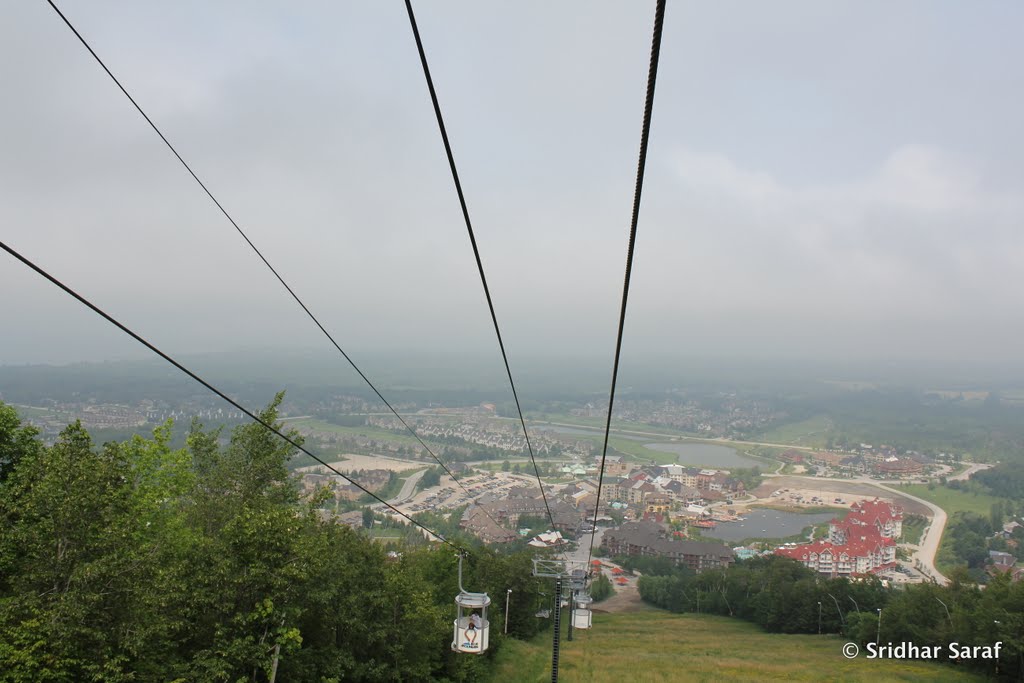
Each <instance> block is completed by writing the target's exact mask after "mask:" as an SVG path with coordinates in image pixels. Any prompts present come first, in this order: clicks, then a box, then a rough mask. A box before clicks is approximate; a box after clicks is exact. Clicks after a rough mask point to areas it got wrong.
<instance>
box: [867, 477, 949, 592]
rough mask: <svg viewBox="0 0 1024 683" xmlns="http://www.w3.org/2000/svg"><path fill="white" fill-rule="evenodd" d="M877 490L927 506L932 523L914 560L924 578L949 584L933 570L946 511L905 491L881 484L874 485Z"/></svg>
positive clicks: (944, 524)
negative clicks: (918, 562)
mask: <svg viewBox="0 0 1024 683" xmlns="http://www.w3.org/2000/svg"><path fill="white" fill-rule="evenodd" d="M875 486H877V487H878V488H880V489H882V490H884V491H889V492H890V493H895V494H898V495H901V496H904V497H906V498H910V499H911V500H916V501H917V502H918V503H921V504H922V505H927V506H928V508H929V509H931V511H932V521H931V524H929V525H928V528H926V529H925V531H924V537H923V538H922V539H921V545H920V547H918V549H917V550H916V551H914V558H915V559H917V560H919V561H920V562H921V566H922V567H923V569H924V574H925V576H930V577H932V578H934V579H935V580H936V581H937V582H938V583H940V584H941V585H943V586H945V585H946V584H947V583H949V580H948V579H946V577H945V576H943V575H942V574H940V573H939V570H938V569H936V568H935V553H937V552H938V551H939V541H941V540H942V532H943V530H944V529H945V528H946V511H945V510H943V509H942V508H940V507H939V506H938V505H936V504H935V503H930V502H928V501H927V500H924V499H923V498H918V497H917V496H912V495H910V494H909V493H907V492H906V491H899V490H897V489H892V488H889V487H888V486H885V485H883V484H879V483H877V482H876V483H875Z"/></svg>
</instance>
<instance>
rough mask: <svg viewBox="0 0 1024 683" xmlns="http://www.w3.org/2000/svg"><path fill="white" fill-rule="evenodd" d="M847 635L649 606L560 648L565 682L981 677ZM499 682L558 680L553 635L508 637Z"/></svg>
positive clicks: (598, 624)
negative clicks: (850, 652) (795, 631)
mask: <svg viewBox="0 0 1024 683" xmlns="http://www.w3.org/2000/svg"><path fill="white" fill-rule="evenodd" d="M844 643H846V639H845V638H842V637H840V636H816V635H782V634H769V633H765V632H764V631H762V630H761V629H760V628H758V627H757V626H755V625H753V624H750V623H747V622H745V621H741V620H739V619H729V618H726V617H713V616H706V615H693V614H672V613H669V612H664V611H661V610H645V611H642V612H631V613H628V614H595V615H594V628H593V629H591V630H589V631H579V630H577V631H576V633H575V640H574V641H573V642H571V643H569V642H565V641H564V638H563V643H562V647H561V650H560V655H559V659H560V665H559V680H561V681H565V682H567V683H570V682H572V681H586V682H588V683H591V682H593V683H622V682H624V681H629V682H630V683H671V682H674V681H708V682H712V683H719V682H720V681H766V680H787V681H864V682H865V683H866V682H871V683H878V682H881V681H949V682H951V683H952V682H955V681H981V680H984V679H982V678H979V677H975V676H971V675H967V674H965V673H963V672H961V671H959V670H958V669H956V668H954V667H953V666H946V665H941V664H933V663H928V662H916V661H894V660H869V659H865V658H864V655H863V654H861V656H859V657H857V658H856V659H847V658H846V657H844V656H843V654H842V647H843V645H844ZM495 664H496V668H495V672H494V675H493V676H492V677H491V678H490V681H491V682H492V683H504V682H506V681H521V682H523V683H541V682H546V681H550V680H551V632H550V631H547V632H545V633H542V634H541V635H539V636H537V637H536V638H535V639H534V640H532V641H530V642H522V641H518V640H509V641H505V643H504V644H503V645H502V647H501V649H500V650H499V651H498V652H497V654H496V657H495Z"/></svg>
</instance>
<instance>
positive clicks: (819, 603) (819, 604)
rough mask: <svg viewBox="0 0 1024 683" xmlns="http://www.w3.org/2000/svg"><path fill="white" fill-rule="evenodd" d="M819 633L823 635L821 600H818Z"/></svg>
mask: <svg viewBox="0 0 1024 683" xmlns="http://www.w3.org/2000/svg"><path fill="white" fill-rule="evenodd" d="M818 635H819V636H820V635H821V600H818Z"/></svg>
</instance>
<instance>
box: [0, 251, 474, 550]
mask: <svg viewBox="0 0 1024 683" xmlns="http://www.w3.org/2000/svg"><path fill="white" fill-rule="evenodd" d="M0 247H2V248H3V250H4V251H6V252H7V253H8V254H10V255H11V256H13V257H14V258H16V259H18V260H19V261H21V262H22V263H24V264H25V265H26V266H28V267H29V268H31V269H32V270H34V271H36V272H37V273H39V274H40V275H42V276H43V277H44V278H46V279H47V280H49V281H50V282H52V283H53V284H55V285H57V287H59V288H60V289H62V290H64V292H66V293H67V294H69V295H71V296H72V297H74V298H75V299H77V300H78V301H79V303H81V304H84V305H85V306H87V307H88V308H90V309H91V310H92V311H93V312H94V313H96V314H98V315H99V316H100V317H102V318H103V319H105V320H106V321H107V322H109V323H110V324H112V325H114V326H115V327H117V328H118V329H119V330H121V331H122V332H124V333H125V334H127V335H128V336H129V337H131V338H132V339H134V340H135V341H137V342H139V343H140V344H142V345H143V346H145V347H146V348H147V349H149V350H150V351H152V352H153V353H155V354H157V355H158V356H160V357H161V358H163V359H164V360H165V361H167V362H168V363H170V364H171V365H173V366H174V367H176V368H178V369H179V370H181V371H182V372H184V373H185V374H186V375H188V376H189V377H191V378H192V379H194V380H195V381H196V382H199V384H201V385H203V386H204V387H206V388H207V389H208V390H210V391H212V392H213V393H214V394H216V395H217V396H219V397H220V398H222V399H224V400H225V401H227V402H228V403H229V404H231V405H232V406H233V407H235V408H237V409H238V410H240V411H241V412H243V413H244V414H245V415H246V416H248V417H249V418H250V419H252V420H254V421H256V422H258V423H259V424H260V425H262V426H263V427H265V428H266V429H268V430H270V431H271V432H273V433H274V434H276V435H277V436H279V437H281V438H282V439H284V440H285V441H286V442H287V443H288V444H289V445H291V446H292V447H293V448H296V449H298V450H300V451H302V452H303V453H305V454H306V455H308V456H309V457H311V458H313V460H316V461H317V462H318V463H320V464H321V465H323V466H324V467H326V468H327V469H329V470H330V471H331V472H334V473H335V474H336V475H338V476H339V477H341V478H342V479H344V480H345V481H347V482H348V483H350V484H352V485H353V486H355V487H356V488H358V489H359V490H360V491H362V492H363V493H366V494H369V495H370V497H372V498H373V499H374V500H376V501H378V502H380V503H383V504H384V505H385V506H387V507H388V508H390V509H392V510H394V511H395V512H396V513H398V514H399V515H401V516H402V517H404V518H405V519H407V520H409V521H410V522H412V523H413V524H415V525H416V526H418V527H419V528H420V529H422V530H424V531H426V532H427V533H429V534H431V535H433V536H435V537H437V538H438V539H440V540H441V541H442V542H444V543H446V544H448V545H450V546H451V547H453V548H455V549H456V550H458V551H460V552H466V551H465V549H463V548H462V547H461V546H458V545H456V544H455V543H452V542H451V541H449V540H448V539H446V538H445V537H444V536H442V535H441V534H439V533H437V532H436V531H433V530H431V529H430V528H428V527H426V526H424V525H423V524H421V523H420V522H418V521H416V520H415V519H413V518H412V517H410V516H409V515H407V514H405V513H404V512H402V511H401V510H399V509H398V508H396V507H395V506H394V505H392V504H391V503H389V502H387V501H386V500H384V499H383V498H381V497H380V496H378V495H377V494H375V493H374V492H373V491H370V490H369V489H367V488H366V487H365V486H363V485H362V484H360V483H359V482H357V481H355V480H354V479H350V478H349V477H347V476H346V475H344V474H342V473H341V472H339V471H338V470H336V469H334V467H332V466H331V465H329V464H328V463H326V462H325V461H323V460H322V459H320V458H319V457H318V456H316V455H314V454H313V453H311V452H310V451H308V450H307V449H306V448H305V447H304V446H302V444H300V443H298V442H297V441H295V440H294V439H292V438H291V437H289V436H288V435H286V434H283V433H282V432H281V431H279V430H278V429H277V428H275V427H274V426H273V425H271V424H269V423H267V422H266V421H265V420H263V419H262V418H260V417H259V416H257V415H256V414H254V413H252V412H251V411H249V410H248V409H247V408H245V407H243V406H242V405H241V404H240V403H238V402H237V401H235V400H234V399H232V398H231V397H229V396H228V395H227V394H225V393H224V392H223V391H221V390H220V389H218V388H217V387H215V386H213V385H212V384H210V383H209V382H207V381H206V380H204V379H203V378H202V377H200V376H199V375H197V374H196V373H194V372H192V371H191V370H189V369H188V368H186V367H185V366H184V365H182V364H181V363H179V362H178V361H176V360H174V359H173V358H171V357H170V356H169V355H167V354H166V353H164V352H163V351H161V350H160V349H158V348H157V347H156V346H154V345H153V344H151V343H150V342H148V341H146V340H145V339H144V338H143V337H142V336H141V335H139V334H137V333H135V332H134V331H132V330H131V329H130V328H128V327H127V326H126V325H124V324H122V323H121V322H119V321H118V320H116V319H115V318H114V317H113V316H111V315H110V314H108V313H106V312H105V311H104V310H103V309H101V308H100V307H98V306H96V305H95V304H94V303H92V302H91V301H89V300H88V299H86V298H85V297H84V296H82V295H81V294H79V293H78V292H76V291H75V290H73V289H71V288H70V287H69V286H67V285H66V284H64V283H63V282H61V281H60V280H58V279H57V278H56V277H54V276H53V275H50V274H49V273H48V272H46V271H45V270H43V269H42V268H41V267H40V266H38V265H36V264H35V263H33V262H32V261H31V260H30V259H28V258H26V257H25V256H22V255H21V254H20V253H18V252H17V251H15V250H14V249H13V248H12V247H10V246H8V245H7V244H6V243H5V242H3V241H0Z"/></svg>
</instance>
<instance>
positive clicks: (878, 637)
mask: <svg viewBox="0 0 1024 683" xmlns="http://www.w3.org/2000/svg"><path fill="white" fill-rule="evenodd" d="M881 644H882V608H881V607H879V608H878V632H877V633H875V645H881Z"/></svg>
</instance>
